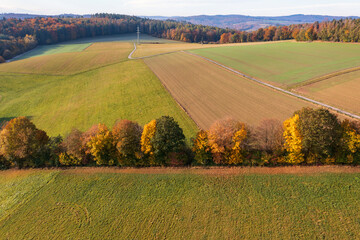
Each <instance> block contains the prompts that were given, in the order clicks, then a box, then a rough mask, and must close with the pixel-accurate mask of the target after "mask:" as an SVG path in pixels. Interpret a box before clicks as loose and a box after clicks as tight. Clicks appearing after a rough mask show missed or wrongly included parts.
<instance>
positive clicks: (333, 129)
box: [0, 108, 360, 168]
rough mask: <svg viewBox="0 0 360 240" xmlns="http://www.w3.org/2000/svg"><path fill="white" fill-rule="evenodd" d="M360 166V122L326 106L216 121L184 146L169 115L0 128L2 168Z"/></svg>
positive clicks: (19, 122) (23, 122)
mask: <svg viewBox="0 0 360 240" xmlns="http://www.w3.org/2000/svg"><path fill="white" fill-rule="evenodd" d="M326 164H350V165H359V164H360V122H358V121H357V122H355V121H354V122H350V121H348V120H344V121H340V120H339V119H338V118H337V116H336V115H334V114H332V113H330V112H329V111H328V110H325V109H311V108H303V109H302V110H299V111H297V112H295V113H294V114H293V116H292V117H291V118H289V119H288V120H286V121H285V122H283V123H281V122H280V121H278V120H271V119H268V120H264V121H262V122H261V123H260V124H259V125H258V126H256V127H251V126H249V125H247V124H244V123H242V122H239V121H236V120H234V119H225V120H221V121H217V122H215V123H214V124H213V125H212V126H211V127H210V129H209V130H201V131H199V132H198V133H197V135H196V137H195V138H194V139H192V140H191V145H190V146H189V145H188V144H186V140H185V136H184V134H183V130H182V129H181V128H180V127H179V125H178V123H177V122H176V121H175V120H174V119H173V118H172V117H168V116H164V117H161V118H158V119H156V120H152V121H150V122H149V123H148V124H146V125H145V126H144V127H142V126H140V125H139V124H138V123H136V122H133V121H129V120H120V121H117V122H116V123H115V125H114V126H113V127H112V129H109V128H108V127H107V126H105V125H104V124H97V125H94V126H93V127H91V128H90V129H89V130H87V131H85V132H81V131H79V130H77V129H73V130H72V131H71V132H70V133H69V135H67V136H66V137H65V138H64V139H63V138H62V137H61V136H58V137H48V135H47V134H46V132H44V131H42V130H40V129H38V128H37V127H36V126H35V125H34V124H33V123H32V122H31V121H30V120H29V119H27V118H25V117H18V118H15V119H12V120H10V121H9V122H8V123H6V124H4V126H3V127H2V129H1V131H0V167H1V168H10V167H18V168H22V167H54V166H55V167H59V166H94V165H99V166H190V165H201V166H212V165H220V166H239V165H240V166H279V165H326Z"/></svg>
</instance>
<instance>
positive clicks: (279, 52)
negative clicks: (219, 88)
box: [191, 42, 360, 87]
mask: <svg viewBox="0 0 360 240" xmlns="http://www.w3.org/2000/svg"><path fill="white" fill-rule="evenodd" d="M191 52H194V53H196V54H199V55H202V56H204V57H207V58H210V59H213V60H215V61H217V62H220V63H222V64H224V65H226V66H229V67H231V68H233V69H236V70H238V71H241V72H243V73H245V74H247V75H250V76H252V77H256V78H258V79H261V80H264V81H268V82H272V83H275V84H277V85H280V86H284V87H291V85H293V84H298V83H301V82H305V81H308V80H311V79H314V78H318V77H320V76H323V75H326V74H329V73H332V72H336V71H340V70H343V69H347V68H353V67H357V66H359V65H360V45H358V44H346V43H323V42H314V43H302V42H280V43H274V44H258V45H243V46H233V47H226V48H208V49H197V50H191Z"/></svg>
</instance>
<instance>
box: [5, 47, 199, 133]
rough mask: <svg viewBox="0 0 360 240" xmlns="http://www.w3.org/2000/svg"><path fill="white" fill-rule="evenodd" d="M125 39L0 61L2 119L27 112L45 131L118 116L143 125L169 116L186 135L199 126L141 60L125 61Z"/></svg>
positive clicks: (83, 125)
mask: <svg viewBox="0 0 360 240" xmlns="http://www.w3.org/2000/svg"><path fill="white" fill-rule="evenodd" d="M132 49H133V45H132V44H131V43H128V42H98V43H94V44H92V45H91V46H89V47H88V48H86V49H85V50H83V51H81V52H77V53H76V52H72V53H58V54H52V55H44V56H38V57H33V58H28V59H23V60H19V61H14V62H11V63H5V64H1V65H0V103H1V104H0V122H3V121H5V120H9V119H11V118H14V117H18V116H27V117H30V118H31V119H32V121H33V122H34V123H35V124H36V125H37V126H38V127H39V128H41V129H43V130H45V131H46V132H47V133H48V134H49V135H51V136H54V135H58V134H61V135H63V136H65V135H66V134H67V133H68V132H70V130H71V128H73V127H76V128H79V129H81V130H87V129H88V128H89V127H91V126H92V125H93V124H97V123H100V122H101V123H105V124H106V125H108V126H109V127H112V125H113V124H114V123H115V121H116V120H118V119H129V120H134V121H137V122H139V123H140V124H141V125H144V124H146V123H148V122H149V121H151V120H152V119H155V118H158V117H161V116H163V115H169V116H172V117H174V118H175V120H176V121H178V122H179V124H180V126H181V127H182V128H183V130H184V133H185V135H186V137H187V138H188V139H189V138H190V137H193V136H195V133H196V131H197V127H196V125H195V123H194V122H193V121H192V120H191V119H190V118H189V117H188V116H187V115H186V113H185V112H184V111H183V110H182V109H181V108H180V107H179V106H178V105H177V103H176V102H175V100H174V99H173V98H172V97H171V95H170V94H169V93H168V92H167V91H166V90H165V88H164V87H163V86H162V84H161V82H160V81H159V80H158V79H157V77H156V76H155V75H154V73H153V72H152V71H151V70H150V69H149V68H148V67H147V66H146V65H145V64H144V62H143V61H142V60H128V59H127V56H128V54H129V53H130V52H131V51H132Z"/></svg>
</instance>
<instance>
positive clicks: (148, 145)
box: [141, 120, 156, 160]
mask: <svg viewBox="0 0 360 240" xmlns="http://www.w3.org/2000/svg"><path fill="white" fill-rule="evenodd" d="M155 131H156V120H152V121H150V122H149V123H148V124H146V125H145V126H144V130H143V132H142V135H141V151H142V152H143V153H144V154H146V155H148V156H149V157H150V160H152V159H153V156H154V147H153V144H152V142H151V140H152V138H153V137H154V135H155Z"/></svg>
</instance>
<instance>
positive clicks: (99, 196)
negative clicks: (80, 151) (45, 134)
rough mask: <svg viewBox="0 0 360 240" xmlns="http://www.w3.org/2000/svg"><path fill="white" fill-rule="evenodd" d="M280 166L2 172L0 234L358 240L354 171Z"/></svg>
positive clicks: (358, 193)
mask: <svg viewBox="0 0 360 240" xmlns="http://www.w3.org/2000/svg"><path fill="white" fill-rule="evenodd" d="M279 169H290V168H275V169H272V168H253V171H252V170H250V169H248V168H234V169H233V168H224V169H209V170H208V169H161V174H158V173H160V171H157V172H153V169H133V170H134V171H133V172H131V171H130V170H129V169H124V170H122V169H117V168H89V169H88V168H84V169H69V170H59V169H55V170H46V171H43V170H36V171H34V170H26V171H24V172H25V174H22V173H16V171H15V170H10V173H9V174H8V171H5V172H1V175H0V188H1V189H5V191H2V192H0V203H1V206H2V208H1V210H0V236H2V238H4V239H10V240H11V239H49V238H50V239H223V238H229V239H237V238H243V239H264V238H265V239H267V238H268V239H356V238H357V236H358V233H359V232H360V224H359V222H358V220H359V217H360V214H359V204H360V200H359V199H360V181H359V179H360V173H359V168H350V167H345V168H342V167H309V168H300V167H295V168H294V169H295V170H294V171H293V170H285V171H284V172H285V173H286V172H288V173H291V174H283V173H280V174H271V172H272V171H273V170H274V171H279V172H281V171H282V170H279ZM298 169H300V171H299V170H298ZM330 169H332V170H330ZM244 170H245V171H244ZM247 170H249V172H247ZM28 171H30V172H29V173H28ZM121 171H124V172H121ZM141 171H144V172H141ZM214 171H216V172H220V173H221V172H222V173H223V174H216V173H214V174H212V173H211V172H214ZM236 171H238V172H236ZM266 171H269V173H270V174H266ZM199 172H200V174H198V173H199ZM207 172H210V173H207ZM146 173H156V174H146ZM258 173H260V174H258ZM293 173H294V174H293ZM4 176H5V177H4ZM6 176H11V177H9V178H7V177H6Z"/></svg>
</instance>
